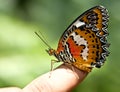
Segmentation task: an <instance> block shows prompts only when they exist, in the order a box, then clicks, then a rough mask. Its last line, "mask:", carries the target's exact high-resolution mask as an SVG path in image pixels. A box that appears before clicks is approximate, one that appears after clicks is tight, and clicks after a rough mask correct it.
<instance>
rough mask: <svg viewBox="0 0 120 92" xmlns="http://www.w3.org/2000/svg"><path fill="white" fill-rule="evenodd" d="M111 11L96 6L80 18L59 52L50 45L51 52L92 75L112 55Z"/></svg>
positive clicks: (64, 38) (73, 25) (68, 32)
mask: <svg viewBox="0 0 120 92" xmlns="http://www.w3.org/2000/svg"><path fill="white" fill-rule="evenodd" d="M108 20H109V16H108V11H107V9H106V8H105V7H103V6H95V7H93V8H91V9H89V10H87V11H86V12H84V13H83V14H82V15H80V16H79V17H78V18H77V19H76V20H75V21H74V22H73V23H72V24H71V25H70V26H69V27H68V28H67V29H66V30H65V32H64V33H63V35H62V36H61V38H60V40H59V43H58V48H57V50H54V49H52V48H51V47H50V46H49V45H48V44H47V43H46V42H45V41H44V40H43V39H42V38H41V37H40V36H39V35H38V34H37V33H36V32H35V33H36V34H37V35H38V36H39V37H40V39H42V40H43V42H44V43H45V44H46V45H48V47H49V49H48V50H47V52H48V53H49V55H53V56H55V57H56V58H57V60H56V62H60V61H62V62H64V63H68V64H71V65H73V66H75V67H76V68H78V69H80V70H83V71H86V72H90V71H91V69H92V68H93V67H97V68H100V67H101V66H102V65H103V64H104V62H105V60H106V56H108V55H109V52H108V50H107V48H108V47H109V43H108V42H107V39H106V38H107V36H108V31H107V23H108Z"/></svg>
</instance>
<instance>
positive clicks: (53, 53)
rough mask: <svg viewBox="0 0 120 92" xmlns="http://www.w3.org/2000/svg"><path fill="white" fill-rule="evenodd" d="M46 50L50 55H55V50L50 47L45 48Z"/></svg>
mask: <svg viewBox="0 0 120 92" xmlns="http://www.w3.org/2000/svg"><path fill="white" fill-rule="evenodd" d="M46 52H47V53H48V54H49V55H50V56H52V55H55V50H54V49H52V48H49V49H48V50H46Z"/></svg>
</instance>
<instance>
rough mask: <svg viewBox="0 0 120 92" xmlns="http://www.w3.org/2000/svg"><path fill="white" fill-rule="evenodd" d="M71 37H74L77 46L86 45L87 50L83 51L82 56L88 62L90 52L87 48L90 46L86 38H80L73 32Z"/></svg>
mask: <svg viewBox="0 0 120 92" xmlns="http://www.w3.org/2000/svg"><path fill="white" fill-rule="evenodd" d="M71 35H72V36H73V39H74V41H75V42H76V44H78V45H85V49H83V52H82V53H80V54H81V55H82V57H83V59H84V60H87V56H88V50H89V49H88V47H87V46H88V44H87V41H86V40H85V39H84V38H82V37H80V35H76V34H75V32H73V33H72V34H71Z"/></svg>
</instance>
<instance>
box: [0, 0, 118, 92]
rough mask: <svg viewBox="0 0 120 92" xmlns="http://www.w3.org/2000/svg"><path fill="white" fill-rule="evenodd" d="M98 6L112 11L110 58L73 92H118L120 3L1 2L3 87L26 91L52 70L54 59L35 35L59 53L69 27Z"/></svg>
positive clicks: (111, 0)
mask: <svg viewBox="0 0 120 92" xmlns="http://www.w3.org/2000/svg"><path fill="white" fill-rule="evenodd" d="M96 5H103V6H105V7H106V8H107V9H108V10H109V15H110V21H109V28H108V31H109V33H110V35H109V37H108V40H109V42H110V43H111V46H110V48H109V50H110V52H111V54H110V56H109V57H108V58H107V61H106V63H105V65H104V66H103V67H102V68H101V69H94V70H93V71H92V72H91V73H90V74H89V75H88V77H87V78H86V79H85V80H84V81H83V82H82V84H80V85H79V86H77V87H76V88H75V89H74V90H73V92H119V91H120V87H119V86H120V70H119V68H120V61H119V59H120V56H119V55H120V48H119V47H120V42H119V41H120V31H119V30H118V29H119V28H120V26H119V25H120V24H119V23H120V0H0V87H8V86H18V87H21V88H23V87H24V86H25V85H27V84H28V83H30V82H31V81H32V80H33V79H35V78H36V77H38V76H39V75H41V74H43V73H45V72H48V71H49V70H50V61H51V59H53V58H54V57H50V56H49V55H48V54H47V53H46V52H45V49H47V46H46V45H45V44H44V43H43V42H42V41H41V40H39V38H38V37H37V36H36V35H35V34H34V31H41V32H42V34H43V35H44V36H45V38H46V39H47V41H48V44H50V45H51V46H52V47H53V48H55V49H56V48H57V44H58V40H59V38H60V36H61V35H62V33H63V32H64V30H65V29H66V28H67V27H68V25H69V24H70V23H71V22H72V21H73V20H74V19H75V18H76V17H77V16H79V15H80V14H81V13H83V12H84V11H85V10H87V9H89V8H91V7H93V6H96ZM66 86H67V85H66Z"/></svg>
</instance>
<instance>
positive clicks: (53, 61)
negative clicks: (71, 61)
mask: <svg viewBox="0 0 120 92" xmlns="http://www.w3.org/2000/svg"><path fill="white" fill-rule="evenodd" d="M56 62H59V61H58V60H55V59H52V60H51V71H53V65H54V63H56Z"/></svg>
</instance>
